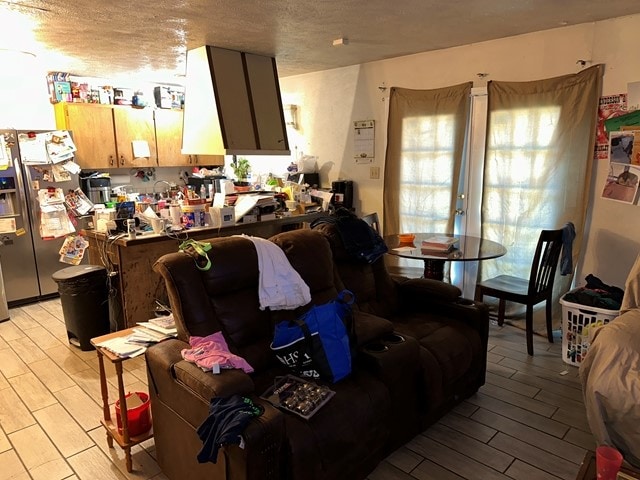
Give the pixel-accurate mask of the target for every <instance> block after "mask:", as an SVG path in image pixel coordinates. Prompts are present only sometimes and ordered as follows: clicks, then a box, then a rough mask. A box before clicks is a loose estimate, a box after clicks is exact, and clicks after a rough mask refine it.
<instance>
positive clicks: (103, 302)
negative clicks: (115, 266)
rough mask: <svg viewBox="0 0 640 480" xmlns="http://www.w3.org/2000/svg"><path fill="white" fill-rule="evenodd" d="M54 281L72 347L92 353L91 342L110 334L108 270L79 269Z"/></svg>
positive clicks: (61, 273)
mask: <svg viewBox="0 0 640 480" xmlns="http://www.w3.org/2000/svg"><path fill="white" fill-rule="evenodd" d="M52 278H53V280H54V281H55V282H56V283H57V284H58V293H59V294H60V303H61V304H62V313H63V315H64V323H65V325H66V327H67V337H68V338H69V343H71V344H72V345H75V346H79V347H80V349H81V350H84V351H86V350H93V346H92V345H91V341H90V340H91V339H92V338H93V337H99V336H100V335H105V334H107V333H109V297H108V293H109V288H108V285H107V269H106V268H104V267H101V266H98V265H78V266H74V267H68V268H63V269H62V270H58V271H57V272H55V273H54V274H53V275H52Z"/></svg>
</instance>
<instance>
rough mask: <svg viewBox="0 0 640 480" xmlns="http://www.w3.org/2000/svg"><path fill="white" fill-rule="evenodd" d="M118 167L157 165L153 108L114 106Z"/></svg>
mask: <svg viewBox="0 0 640 480" xmlns="http://www.w3.org/2000/svg"><path fill="white" fill-rule="evenodd" d="M113 123H114V130H115V137H116V149H117V151H118V168H137V167H156V166H158V153H157V150H156V132H155V127H154V123H153V110H152V109H151V108H131V107H117V106H116V107H113Z"/></svg>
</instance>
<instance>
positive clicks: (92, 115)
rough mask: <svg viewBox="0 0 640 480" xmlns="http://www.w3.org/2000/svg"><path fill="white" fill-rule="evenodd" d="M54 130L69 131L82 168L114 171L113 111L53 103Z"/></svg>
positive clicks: (104, 107) (85, 105)
mask: <svg viewBox="0 0 640 480" xmlns="http://www.w3.org/2000/svg"><path fill="white" fill-rule="evenodd" d="M54 109H55V114H56V126H57V128H59V129H61V130H71V131H72V132H73V141H74V143H75V145H76V148H77V152H76V157H75V160H76V162H77V163H78V164H79V165H81V166H82V168H86V169H92V168H117V167H118V165H117V152H116V140H115V131H114V125H113V113H112V107H111V106H109V105H95V104H89V103H56V104H55V105H54Z"/></svg>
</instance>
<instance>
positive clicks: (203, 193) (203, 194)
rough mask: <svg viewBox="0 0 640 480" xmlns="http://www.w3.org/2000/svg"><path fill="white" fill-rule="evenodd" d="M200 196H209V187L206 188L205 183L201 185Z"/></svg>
mask: <svg viewBox="0 0 640 480" xmlns="http://www.w3.org/2000/svg"><path fill="white" fill-rule="evenodd" d="M200 198H201V199H203V200H204V199H205V198H207V189H206V188H204V183H203V184H202V185H200Z"/></svg>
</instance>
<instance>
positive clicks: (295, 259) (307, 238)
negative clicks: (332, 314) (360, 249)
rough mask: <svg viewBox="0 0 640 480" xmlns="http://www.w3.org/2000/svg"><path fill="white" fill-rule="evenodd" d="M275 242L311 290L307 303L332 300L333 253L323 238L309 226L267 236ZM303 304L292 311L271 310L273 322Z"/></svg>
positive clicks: (294, 313) (298, 311) (334, 288)
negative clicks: (309, 299) (309, 300)
mask: <svg viewBox="0 0 640 480" xmlns="http://www.w3.org/2000/svg"><path fill="white" fill-rule="evenodd" d="M269 240H271V241H272V242H273V243H275V244H276V245H278V246H279V247H280V248H281V249H282V251H283V252H284V254H285V255H286V257H287V259H288V260H289V263H290V264H291V266H292V267H293V268H294V269H295V270H296V271H297V272H298V273H299V274H300V276H301V277H302V279H303V280H304V281H305V283H306V284H307V285H308V286H309V290H310V292H311V303H310V305H322V304H323V303H327V302H330V301H331V300H334V299H335V298H336V296H337V295H338V289H337V288H338V287H339V286H340V285H338V286H337V285H336V278H335V271H334V266H333V256H332V254H331V248H330V246H329V242H328V241H327V239H326V238H324V237H323V236H322V235H320V234H319V233H318V232H314V231H312V230H309V229H299V230H292V231H289V232H284V233H280V234H278V235H275V236H273V237H271V238H270V239H269ZM310 305H308V306H305V307H302V308H299V309H296V310H294V311H290V312H286V311H274V312H272V319H273V321H274V322H278V321H282V320H285V319H286V320H288V319H290V318H291V317H293V316H299V315H301V314H302V313H303V312H304V311H306V310H308V308H309V306H310Z"/></svg>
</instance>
